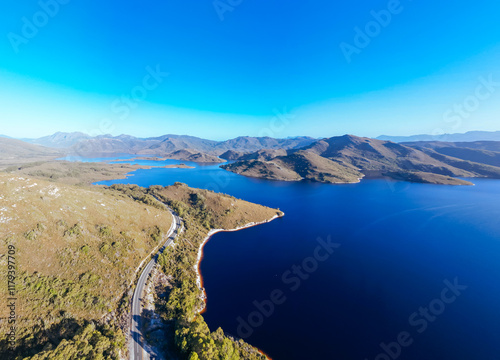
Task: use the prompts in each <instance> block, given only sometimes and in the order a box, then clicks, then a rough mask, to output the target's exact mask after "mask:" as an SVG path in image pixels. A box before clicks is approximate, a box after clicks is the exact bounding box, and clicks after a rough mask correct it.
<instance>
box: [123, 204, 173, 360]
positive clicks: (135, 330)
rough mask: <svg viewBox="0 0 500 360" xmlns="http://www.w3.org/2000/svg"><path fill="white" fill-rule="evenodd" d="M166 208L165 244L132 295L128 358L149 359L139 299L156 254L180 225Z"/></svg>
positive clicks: (168, 241) (144, 272)
mask: <svg viewBox="0 0 500 360" xmlns="http://www.w3.org/2000/svg"><path fill="white" fill-rule="evenodd" d="M168 210H169V211H170V213H171V214H172V225H171V226H170V229H169V230H168V233H167V241H166V242H165V244H163V246H162V247H161V248H160V250H159V251H158V253H157V254H156V255H155V256H154V258H153V259H152V260H151V261H149V263H148V264H147V265H146V267H145V268H144V270H143V271H142V273H141V276H140V277H139V280H138V281H137V286H136V288H135V291H134V296H133V297H132V313H131V316H130V325H129V335H130V341H129V352H130V357H129V359H130V360H146V359H149V354H148V353H147V352H146V350H145V349H144V344H143V340H144V336H143V334H142V332H141V331H142V326H141V325H142V324H141V320H142V317H141V312H142V306H141V301H142V296H143V294H144V287H145V286H146V281H147V280H148V278H149V275H150V274H151V271H152V270H153V268H154V267H155V265H156V263H157V260H158V254H161V253H163V251H164V250H165V249H166V248H167V246H170V245H171V244H172V243H173V241H174V239H175V237H176V236H177V234H178V232H179V229H180V227H181V219H180V218H179V216H178V215H177V214H175V213H174V212H173V211H172V210H171V209H168Z"/></svg>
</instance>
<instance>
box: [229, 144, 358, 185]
mask: <svg viewBox="0 0 500 360" xmlns="http://www.w3.org/2000/svg"><path fill="white" fill-rule="evenodd" d="M222 168H223V169H226V170H229V171H232V172H235V173H237V174H241V175H245V176H251V177H260V178H264V179H270V180H284V181H299V180H312V181H319V182H325V183H332V184H335V183H356V182H359V179H361V178H362V177H363V174H361V173H360V172H359V171H358V170H356V169H355V168H353V167H349V166H344V165H342V164H339V163H337V162H335V161H332V160H329V159H327V158H324V157H321V156H319V155H317V154H315V153H313V152H306V151H298V152H296V153H294V154H291V155H287V156H278V157H276V158H274V159H272V160H269V161H260V160H250V161H238V162H235V163H232V164H228V165H223V166H222Z"/></svg>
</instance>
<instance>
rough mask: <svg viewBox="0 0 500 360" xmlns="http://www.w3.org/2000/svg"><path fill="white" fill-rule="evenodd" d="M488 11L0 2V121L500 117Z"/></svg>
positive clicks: (481, 122)
mask: <svg viewBox="0 0 500 360" xmlns="http://www.w3.org/2000/svg"><path fill="white" fill-rule="evenodd" d="M231 3H232V4H233V5H230V4H231ZM238 3H239V4H238ZM499 13H500V3H498V1H493V0H478V1H475V2H462V3H456V2H453V3H452V2H446V3H436V2H432V1H430V0H419V1H411V0H402V1H397V0H391V1H378V0H377V1H365V0H363V1H357V2H352V3H351V2H338V3H336V2H332V1H327V0H317V1H312V2H290V1H285V0H274V1H271V2H270V1H269V0H267V1H266V0H252V1H250V0H243V1H240V2H238V1H234V0H233V1H231V2H229V1H227V0H220V1H218V0H217V1H215V2H214V1H212V0H206V1H205V0H199V1H196V2H187V1H181V0H170V1H167V2H158V1H152V0H144V1H141V2H139V1H120V2H118V1H109V2H106V3H103V2H100V1H96V0H88V1H85V2H83V1H77V0H64V1H63V0H59V2H56V0H42V1H41V2H38V1H32V0H30V1H25V2H13V1H8V2H4V3H2V5H0V36H2V38H1V39H2V40H1V41H0V121H1V125H2V126H1V128H0V133H3V134H7V135H10V136H15V137H35V136H43V135H48V134H50V133H53V132H55V131H58V130H60V131H83V132H87V133H92V134H103V133H108V132H109V133H112V134H114V135H118V134H121V133H127V134H131V135H136V136H154V135H158V134H164V133H178V134H190V135H195V136H200V137H205V138H212V139H226V138H230V137H235V136H238V135H251V136H259V135H264V134H265V135H272V136H276V137H286V136H294V135H309V136H314V137H327V136H333V135H340V134H344V133H353V134H357V135H362V136H372V137H374V136H378V135H381V134H390V135H410V134H416V133H441V132H446V133H451V132H465V131H469V130H500V121H499V120H500V119H499V114H500V101H499V100H500V86H499V84H498V83H499V82H500V68H499V66H500V65H499V64H500V61H499V60H500V22H499V21H498V14H499ZM44 14H45V15H44ZM377 19H378V20H377ZM374 22H375V23H374ZM357 29H359V30H357ZM359 32H362V33H363V35H358V38H357V39H356V38H355V36H356V34H359ZM367 33H368V35H366V34H367ZM360 36H361V37H360ZM360 39H361V40H360ZM360 44H361V45H363V47H361V46H357V45H360ZM346 46H348V47H349V49H351V50H352V49H353V48H354V47H356V48H354V49H355V51H354V52H351V53H350V55H349V56H347V57H346V56H345V55H346V54H345V49H346ZM343 49H344V50H343ZM152 70H153V71H152ZM152 72H156V75H152ZM158 73H159V74H161V76H160V75H158ZM166 73H168V76H167V75H166ZM485 79H486V82H487V83H489V84H490V86H489V87H488V86H486V85H484V86H483V87H484V88H485V89H487V91H486V92H484V91H483V90H484V89H481V92H480V94H482V96H480V97H481V99H477V96H476V95H475V94H476V90H477V88H478V87H479V86H481V85H482V84H483V83H484V82H485ZM488 79H489V80H488ZM146 87H147V88H148V89H145V88H146ZM487 95H488V96H487ZM474 98H476V99H474ZM127 99H128V100H127ZM464 104H465V105H464ZM457 106H458V107H457ZM463 106H465V107H466V109H465V110H463V109H462V110H460V107H463ZM277 113H278V114H281V115H276V114H277ZM283 114H285V115H283Z"/></svg>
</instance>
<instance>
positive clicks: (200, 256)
mask: <svg viewBox="0 0 500 360" xmlns="http://www.w3.org/2000/svg"><path fill="white" fill-rule="evenodd" d="M283 216H285V213H283V212H282V213H281V214H280V215H278V214H276V215H274V216H273V217H272V218H270V219H267V220H264V221H260V222H250V223H248V224H246V225H244V226H241V227H237V228H235V229H212V230H210V231H209V232H208V234H207V236H206V237H205V238H204V239H203V241H202V242H201V244H200V246H199V248H198V257H197V260H196V265H195V269H196V285H197V286H198V288H199V289H200V290H201V292H202V295H201V298H202V300H203V307H202V308H200V309H198V310H197V312H198V314H203V313H204V312H205V311H206V309H207V294H206V292H205V288H204V287H203V276H202V275H201V269H200V265H201V261H202V260H203V248H204V247H205V245H206V244H207V243H208V241H209V240H210V239H211V238H212V236H214V235H215V234H217V233H219V232H235V231H240V230H244V229H249V228H251V227H254V226H258V225H263V224H267V223H270V222H271V221H273V220H276V219H279V218H282V217H283ZM257 350H258V352H259V353H260V354H262V355H264V356H265V357H266V359H267V360H272V359H271V357H270V356H269V355H267V354H266V353H265V352H263V351H262V350H261V349H258V348H257Z"/></svg>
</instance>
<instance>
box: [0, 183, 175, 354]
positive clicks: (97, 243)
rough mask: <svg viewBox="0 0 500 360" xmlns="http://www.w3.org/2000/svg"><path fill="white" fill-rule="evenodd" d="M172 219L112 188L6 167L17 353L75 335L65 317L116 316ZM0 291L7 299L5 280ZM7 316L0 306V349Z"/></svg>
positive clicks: (0, 222) (2, 231)
mask: <svg viewBox="0 0 500 360" xmlns="http://www.w3.org/2000/svg"><path fill="white" fill-rule="evenodd" d="M171 221H172V219H171V215H170V213H169V212H167V211H165V210H162V209H159V208H155V207H153V206H148V205H145V204H143V203H139V202H136V201H133V200H132V199H130V198H128V197H125V196H122V195H120V194H117V193H116V192H111V191H109V190H105V189H101V188H88V189H85V188H77V187H74V186H67V185H63V184H59V183H51V182H47V181H44V180H38V179H29V178H25V177H19V176H13V175H11V174H5V173H0V240H1V241H0V254H1V255H0V256H1V257H0V274H1V276H2V279H5V278H6V270H7V258H6V256H5V254H6V253H7V247H8V246H9V245H13V246H15V248H16V254H15V258H16V265H17V270H16V272H17V279H16V285H17V286H16V288H17V296H16V297H17V299H18V300H17V304H16V309H17V316H18V319H19V320H18V323H17V326H18V332H17V338H18V352H19V353H22V354H23V355H29V354H30V351H33V352H37V351H39V350H41V349H40V347H43V346H49V347H50V346H55V345H57V343H58V342H59V341H60V339H61V338H63V337H65V336H64V333H68V332H69V333H71V331H70V330H69V329H68V327H67V326H65V325H64V326H63V325H61V324H62V323H61V322H64V321H66V322H72V323H73V322H80V321H89V320H95V321H98V320H99V319H101V318H102V317H103V316H105V315H108V316H110V317H113V315H114V314H115V313H116V311H117V310H118V308H119V305H120V300H121V299H122V297H123V295H124V294H125V293H126V292H127V291H128V289H129V285H130V284H131V282H133V280H134V279H135V270H136V268H137V267H138V265H139V264H140V262H141V261H142V260H143V259H144V258H146V257H147V256H148V255H149V253H150V252H151V251H152V250H153V249H154V248H155V247H156V246H158V245H159V244H160V243H161V242H162V237H163V234H165V233H166V232H167V231H168V229H169V227H170V225H171ZM0 294H1V296H2V298H4V299H5V298H6V297H7V288H6V286H2V287H0ZM121 305H122V306H126V303H122V304H121ZM7 316H8V308H6V307H5V306H3V307H1V309H0V318H1V319H2V320H1V321H0V328H1V333H2V338H0V354H2V353H3V354H5V346H6V343H5V338H4V335H5V334H7V331H6V330H7V326H8V324H7V322H6V321H5V319H6V317H7ZM76 328H78V327H76ZM49 344H52V345H49ZM1 358H4V357H1Z"/></svg>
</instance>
